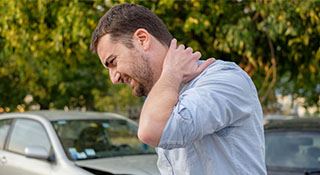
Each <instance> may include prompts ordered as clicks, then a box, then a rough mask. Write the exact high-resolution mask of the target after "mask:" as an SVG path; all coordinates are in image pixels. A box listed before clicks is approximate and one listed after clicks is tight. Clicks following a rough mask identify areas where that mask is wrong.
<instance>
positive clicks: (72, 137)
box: [52, 119, 155, 160]
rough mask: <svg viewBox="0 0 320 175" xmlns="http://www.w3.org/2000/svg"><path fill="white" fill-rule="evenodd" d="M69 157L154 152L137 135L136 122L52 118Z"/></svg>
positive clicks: (72, 158)
mask: <svg viewBox="0 0 320 175" xmlns="http://www.w3.org/2000/svg"><path fill="white" fill-rule="evenodd" d="M52 124H53V127H54V129H55V130H56V132H57V135H58V137H59V138H60V140H61V142H62V145H63V147H64V149H65V152H66V154H67V155H68V157H69V158H70V159H71V160H85V159H94V158H103V157H114V156H129V155H141V154H154V153H155V152H154V149H153V148H151V147H149V146H147V145H145V144H143V143H141V142H140V141H139V139H138V138H137V126H136V125H134V124H132V123H130V122H128V121H126V120H120V119H107V120H102V119H101V120H97V119H96V120H90V119H88V120H58V121H53V122H52Z"/></svg>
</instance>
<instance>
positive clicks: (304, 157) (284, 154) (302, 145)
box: [265, 131, 320, 169]
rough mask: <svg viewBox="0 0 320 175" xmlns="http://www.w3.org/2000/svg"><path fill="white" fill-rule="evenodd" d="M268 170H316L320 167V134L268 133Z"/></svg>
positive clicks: (303, 132)
mask: <svg viewBox="0 0 320 175" xmlns="http://www.w3.org/2000/svg"><path fill="white" fill-rule="evenodd" d="M265 139H266V163H267V166H268V168H274V169H276V168H279V169H283V168H289V169H290V168H292V169H315V168H319V167H320V132H309V131H274V132H266V134H265Z"/></svg>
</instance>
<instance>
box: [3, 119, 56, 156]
mask: <svg viewBox="0 0 320 175" xmlns="http://www.w3.org/2000/svg"><path fill="white" fill-rule="evenodd" d="M27 146H42V147H43V148H45V149H46V150H47V151H50V141H49V138H48V136H47V133H46V131H45V129H44V127H43V126H42V125H41V124H40V123H39V122H37V121H35V120H29V119H18V120H16V122H15V124H14V128H13V130H12V134H11V136H10V141H9V146H8V150H10V151H13V152H16V153H20V154H24V149H25V148H26V147H27Z"/></svg>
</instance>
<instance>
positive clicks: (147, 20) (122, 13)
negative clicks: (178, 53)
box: [90, 3, 173, 52]
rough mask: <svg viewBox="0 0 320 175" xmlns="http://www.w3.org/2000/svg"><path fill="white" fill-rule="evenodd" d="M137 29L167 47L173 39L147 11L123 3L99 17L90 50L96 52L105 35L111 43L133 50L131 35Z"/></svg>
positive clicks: (134, 5) (154, 16)
mask: <svg viewBox="0 0 320 175" xmlns="http://www.w3.org/2000/svg"><path fill="white" fill-rule="evenodd" d="M139 28H143V29H145V30H147V31H148V32H149V33H151V35H152V36H154V37H155V38H156V39H157V40H158V41H159V42H160V43H162V44H164V45H167V46H169V45H170V41H171V40H172V38H173V37H172V35H171V34H170V32H169V31H168V29H167V27H166V25H165V24H164V23H163V22H162V20H161V19H160V18H159V17H158V16H157V15H155V14H154V13H152V12H151V11H150V10H149V9H147V8H145V7H143V6H140V5H136V4H128V3H125V4H120V5H116V6H114V7H112V8H111V9H109V10H108V11H107V12H106V13H105V14H104V15H103V16H102V17H101V19H100V21H99V23H98V26H97V27H96V29H95V30H94V32H93V34H92V40H91V45H90V49H91V50H92V51H93V52H97V45H98V43H99V40H100V38H101V37H102V36H104V35H105V34H110V36H111V39H112V40H113V41H119V40H120V41H122V42H123V44H125V45H126V47H128V48H133V47H134V46H133V44H132V40H131V39H132V35H133V33H134V32H135V31H136V30H137V29H139Z"/></svg>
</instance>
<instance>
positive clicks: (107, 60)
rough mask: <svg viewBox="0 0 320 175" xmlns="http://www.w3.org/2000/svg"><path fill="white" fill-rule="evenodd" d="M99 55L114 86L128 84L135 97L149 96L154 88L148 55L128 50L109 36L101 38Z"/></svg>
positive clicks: (133, 49)
mask: <svg viewBox="0 0 320 175" xmlns="http://www.w3.org/2000/svg"><path fill="white" fill-rule="evenodd" d="M97 53H98V56H99V58H100V61H101V63H102V64H103V65H104V66H105V67H106V68H107V69H108V70H109V76H110V79H111V81H112V83H113V84H117V83H125V84H128V85H129V86H130V87H131V88H132V93H133V95H135V96H147V95H148V93H149V91H150V90H151V88H152V86H153V72H152V70H151V67H150V63H149V58H148V57H147V55H145V54H143V53H141V52H140V51H139V50H138V49H136V48H132V49H129V48H127V47H126V46H125V45H124V44H122V43H121V42H120V41H118V42H114V41H112V40H111V37H110V35H109V34H106V35H104V36H103V37H101V39H100V41H99V43H98V47H97Z"/></svg>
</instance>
